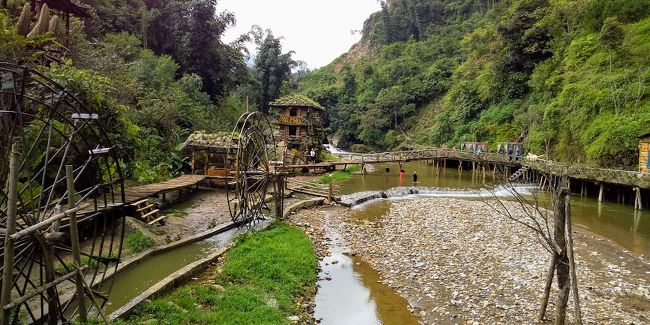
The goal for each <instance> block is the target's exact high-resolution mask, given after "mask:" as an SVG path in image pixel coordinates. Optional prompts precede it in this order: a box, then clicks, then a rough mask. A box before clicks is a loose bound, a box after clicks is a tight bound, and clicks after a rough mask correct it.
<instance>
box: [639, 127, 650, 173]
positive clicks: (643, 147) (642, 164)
mask: <svg viewBox="0 0 650 325" xmlns="http://www.w3.org/2000/svg"><path fill="white" fill-rule="evenodd" d="M639 172H642V173H650V133H647V134H644V135H642V136H640V137H639Z"/></svg>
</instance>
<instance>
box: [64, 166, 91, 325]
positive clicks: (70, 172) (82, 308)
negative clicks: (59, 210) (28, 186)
mask: <svg viewBox="0 0 650 325" xmlns="http://www.w3.org/2000/svg"><path fill="white" fill-rule="evenodd" d="M65 174H66V175H65V176H66V179H67V183H68V184H67V185H68V209H74V206H75V189H74V169H73V168H72V165H66V166H65ZM70 242H71V245H72V258H73V260H74V266H75V268H77V269H78V270H79V269H80V268H81V249H80V248H79V230H78V229H77V214H76V213H75V212H73V213H71V214H70ZM82 277H83V275H82V273H81V272H77V275H76V277H75V285H76V287H77V299H79V320H80V321H81V323H86V322H87V321H88V315H87V314H86V313H87V310H86V304H85V301H84V297H85V295H84V287H83V283H82V281H83V278H82Z"/></svg>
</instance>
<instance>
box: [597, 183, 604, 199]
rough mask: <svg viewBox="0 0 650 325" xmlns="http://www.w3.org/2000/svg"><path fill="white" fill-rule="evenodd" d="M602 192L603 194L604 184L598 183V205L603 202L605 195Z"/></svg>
mask: <svg viewBox="0 0 650 325" xmlns="http://www.w3.org/2000/svg"><path fill="white" fill-rule="evenodd" d="M604 192H605V184H604V183H600V189H599V190H598V202H599V203H600V202H603V196H604V194H605V193H604Z"/></svg>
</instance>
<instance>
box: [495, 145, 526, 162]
mask: <svg viewBox="0 0 650 325" xmlns="http://www.w3.org/2000/svg"><path fill="white" fill-rule="evenodd" d="M497 153H502V154H505V155H506V156H508V157H509V158H510V159H519V158H521V157H523V156H524V144H523V143H521V142H500V143H499V144H498V145H497Z"/></svg>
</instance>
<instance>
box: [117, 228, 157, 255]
mask: <svg viewBox="0 0 650 325" xmlns="http://www.w3.org/2000/svg"><path fill="white" fill-rule="evenodd" d="M124 246H125V247H126V249H127V250H128V251H129V252H131V253H139V252H142V251H144V250H146V249H147V248H149V247H151V246H153V240H152V239H151V238H149V237H147V235H145V234H144V233H143V232H142V231H140V230H136V231H132V232H129V233H128V234H126V236H125V237H124Z"/></svg>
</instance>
